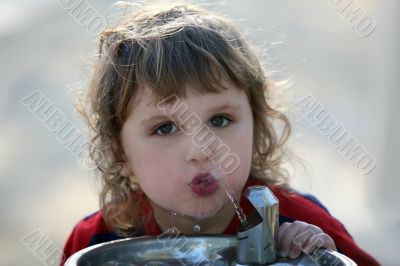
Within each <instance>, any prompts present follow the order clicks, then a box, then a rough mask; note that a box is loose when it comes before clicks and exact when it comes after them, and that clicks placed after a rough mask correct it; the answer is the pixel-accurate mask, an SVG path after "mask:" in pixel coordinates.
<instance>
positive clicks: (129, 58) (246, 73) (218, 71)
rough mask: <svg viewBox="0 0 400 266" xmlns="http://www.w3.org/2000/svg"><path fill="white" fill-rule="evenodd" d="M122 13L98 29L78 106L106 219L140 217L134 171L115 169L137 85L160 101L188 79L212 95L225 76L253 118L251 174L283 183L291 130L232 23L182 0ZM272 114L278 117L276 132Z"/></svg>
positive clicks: (118, 223)
mask: <svg viewBox="0 0 400 266" xmlns="http://www.w3.org/2000/svg"><path fill="white" fill-rule="evenodd" d="M128 15H129V16H128V17H127V18H126V19H125V20H124V21H121V22H120V23H118V24H117V25H116V26H112V27H111V26H110V27H109V28H107V29H105V30H104V31H103V32H102V33H101V34H100V45H99V56H98V59H97V60H96V62H95V64H94V67H93V73H92V76H91V77H90V84H89V89H88V93H87V95H86V98H85V100H83V101H82V102H81V103H82V105H81V108H80V112H81V114H83V116H84V118H85V120H86V122H87V123H88V124H89V126H90V129H91V147H90V154H91V158H92V159H93V160H94V162H95V164H96V167H97V169H98V170H99V173H100V175H101V177H102V179H101V180H102V188H101V193H100V208H101V210H102V212H103V216H104V218H105V220H106V223H107V224H108V225H109V226H111V227H113V228H115V229H117V230H120V231H121V232H125V233H126V234H128V232H130V230H133V229H135V228H140V227H141V226H143V223H144V222H145V221H146V217H143V214H142V213H140V210H141V208H140V204H141V202H140V200H141V199H142V197H140V193H137V192H138V191H140V187H139V184H138V183H137V181H136V179H135V177H134V176H130V177H126V176H122V175H121V174H120V170H121V169H122V163H123V162H124V157H123V156H124V155H123V150H122V148H121V143H120V133H121V128H122V126H123V123H124V121H125V120H126V118H127V116H128V109H129V105H130V103H131V102H132V101H133V99H134V98H135V96H136V95H137V94H138V92H139V90H140V89H141V88H143V87H146V89H147V88H148V89H150V90H151V91H152V93H153V94H154V95H155V97H156V98H157V101H160V100H161V99H165V98H166V97H168V96H170V95H173V94H175V95H178V96H179V97H185V95H186V91H185V85H187V84H190V85H192V86H194V87H195V88H196V89H197V90H198V91H199V93H201V94H210V93H218V92H220V91H221V90H222V89H224V88H222V85H221V84H222V80H229V81H231V82H232V83H233V84H234V85H235V86H236V87H237V88H239V89H240V90H243V91H244V92H245V93H246V95H247V98H248V101H249V103H250V106H251V108H252V115H253V118H254V136H253V140H254V143H253V145H254V148H253V155H252V165H251V171H250V177H252V178H258V179H261V180H264V181H265V182H266V184H272V185H279V186H284V187H288V178H287V175H286V172H285V171H284V170H283V168H282V166H281V163H282V158H283V156H284V154H285V149H284V147H283V146H284V144H285V142H286V141H287V139H288V137H289V135H290V132H291V127H290V124H289V121H288V118H287V117H286V116H285V114H284V113H283V112H281V111H279V110H277V109H274V108H272V107H271V106H270V105H269V104H268V103H267V99H268V97H269V94H270V91H271V88H272V86H273V82H272V81H270V80H268V78H267V77H266V74H265V71H264V69H263V67H262V66H261V64H260V62H259V60H258V59H257V57H256V55H255V53H254V51H253V50H254V49H253V48H252V47H251V46H250V44H249V43H247V42H246V41H245V39H244V37H243V35H241V33H240V32H239V31H238V29H237V28H236V27H235V26H234V25H233V23H231V22H230V21H228V20H227V19H225V18H223V17H221V16H219V15H216V14H214V13H211V12H209V11H207V10H205V9H203V8H200V7H198V6H193V5H188V4H174V5H171V4H168V5H163V4H158V5H156V6H142V7H141V8H140V9H139V10H136V11H135V12H132V13H130V14H128ZM275 121H280V122H282V123H283V127H282V128H283V130H281V133H280V134H278V133H277V131H276V130H275V129H274V125H273V124H274V123H275ZM99 154H101V156H100V155H99ZM147 218H148V217H147Z"/></svg>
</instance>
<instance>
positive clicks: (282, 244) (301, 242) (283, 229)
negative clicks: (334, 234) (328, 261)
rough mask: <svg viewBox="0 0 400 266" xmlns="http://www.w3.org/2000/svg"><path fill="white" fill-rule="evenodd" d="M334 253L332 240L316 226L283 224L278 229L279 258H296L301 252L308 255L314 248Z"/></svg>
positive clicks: (296, 223)
mask: <svg viewBox="0 0 400 266" xmlns="http://www.w3.org/2000/svg"><path fill="white" fill-rule="evenodd" d="M321 247H322V248H326V249H331V250H335V251H336V246H335V243H334V242H333V239H332V238H331V237H330V236H329V235H328V234H325V233H324V232H323V231H322V230H321V228H319V227H318V226H315V225H312V224H308V223H305V222H301V221H295V222H293V223H283V224H282V225H281V226H280V227H279V253H280V256H281V257H289V258H291V259H295V258H297V257H298V256H299V255H300V253H301V252H302V251H303V252H304V253H306V254H310V253H311V252H313V251H314V250H315V249H316V248H321Z"/></svg>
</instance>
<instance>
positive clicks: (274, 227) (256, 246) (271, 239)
mask: <svg viewBox="0 0 400 266" xmlns="http://www.w3.org/2000/svg"><path fill="white" fill-rule="evenodd" d="M243 194H244V196H245V197H246V198H247V199H248V200H249V202H250V203H251V204H252V205H253V207H254V208H255V209H254V210H253V212H252V213H250V215H248V217H247V219H246V222H244V223H242V224H241V225H240V226H239V228H238V232H237V245H236V257H237V260H236V262H235V263H234V265H237V266H240V265H266V264H270V263H274V262H276V260H277V250H278V237H279V220H278V217H279V201H278V199H277V198H276V197H275V195H274V194H273V193H272V191H271V190H270V189H269V188H268V187H266V186H250V187H248V188H247V189H246V190H245V191H244V192H243Z"/></svg>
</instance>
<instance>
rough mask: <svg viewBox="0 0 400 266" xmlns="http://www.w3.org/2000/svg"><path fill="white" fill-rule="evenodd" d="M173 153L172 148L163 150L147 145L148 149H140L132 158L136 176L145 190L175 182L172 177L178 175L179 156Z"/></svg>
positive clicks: (157, 188)
mask: <svg viewBox="0 0 400 266" xmlns="http://www.w3.org/2000/svg"><path fill="white" fill-rule="evenodd" d="M173 154H174V151H173V150H171V149H169V150H168V152H163V150H161V149H151V148H150V147H149V146H147V149H142V150H141V151H138V152H137V153H136V154H135V156H134V157H133V158H131V162H132V165H133V169H134V173H135V176H136V177H137V179H138V181H139V183H140V185H141V187H142V188H143V189H144V190H159V188H160V187H165V186H164V184H169V183H171V182H174V180H172V179H173V178H174V176H176V169H175V166H176V165H177V162H176V161H175V160H176V158H177V156H174V155H173ZM166 173H168V175H166Z"/></svg>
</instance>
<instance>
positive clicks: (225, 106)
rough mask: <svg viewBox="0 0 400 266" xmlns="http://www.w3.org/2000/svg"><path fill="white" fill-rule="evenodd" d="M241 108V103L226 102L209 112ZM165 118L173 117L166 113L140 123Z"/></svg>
mask: <svg viewBox="0 0 400 266" xmlns="http://www.w3.org/2000/svg"><path fill="white" fill-rule="evenodd" d="M240 108H241V105H240V104H237V105H231V104H224V105H220V106H216V107H213V108H210V109H209V112H210V113H214V112H220V111H222V110H229V109H232V110H239V109H240ZM163 119H171V118H170V117H169V116H168V115H164V114H161V115H155V116H152V117H150V118H147V119H144V120H142V121H141V122H140V123H139V124H140V125H143V124H148V123H151V122H153V121H158V120H163Z"/></svg>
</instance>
